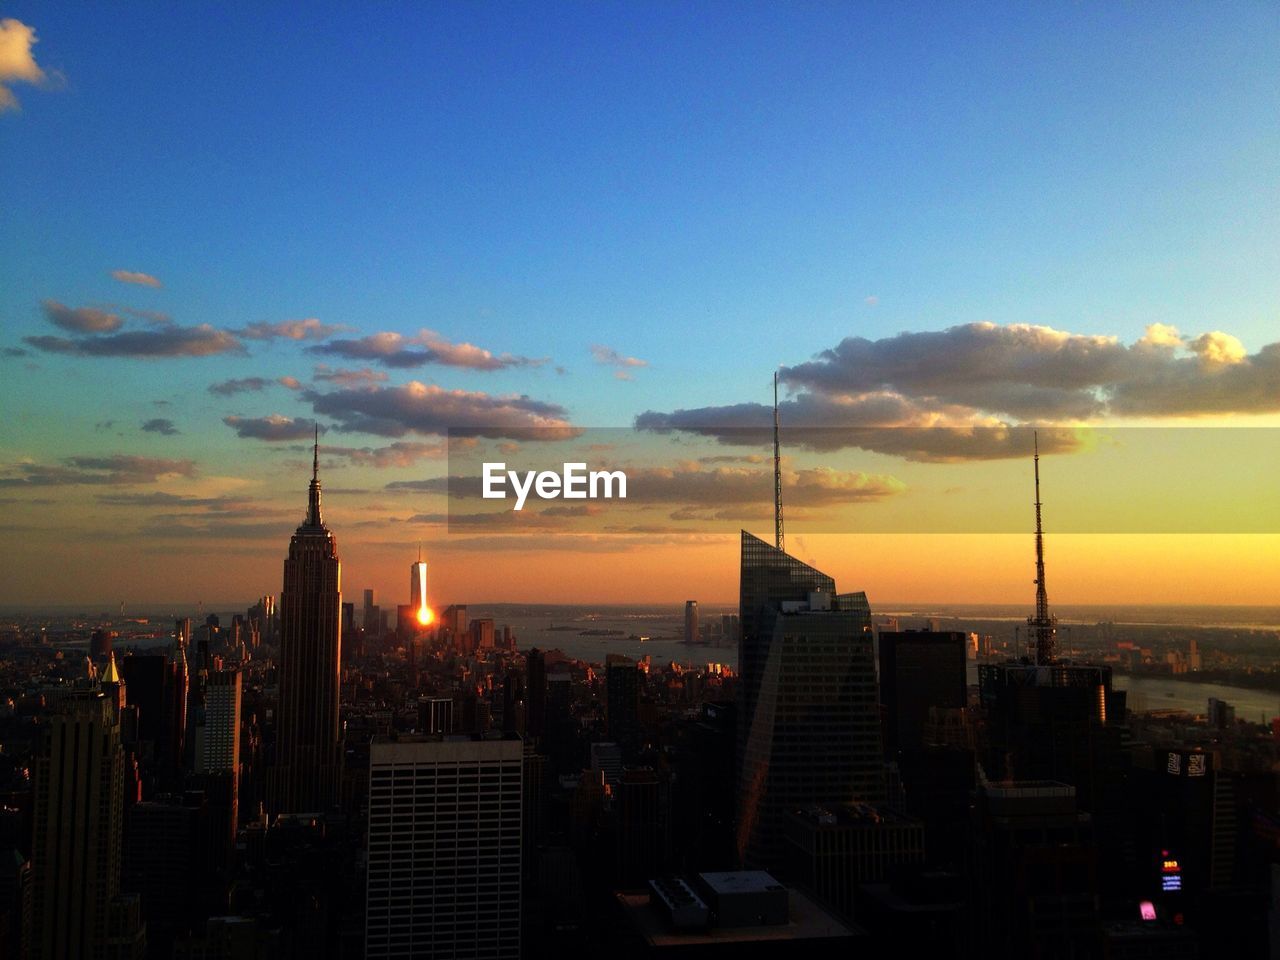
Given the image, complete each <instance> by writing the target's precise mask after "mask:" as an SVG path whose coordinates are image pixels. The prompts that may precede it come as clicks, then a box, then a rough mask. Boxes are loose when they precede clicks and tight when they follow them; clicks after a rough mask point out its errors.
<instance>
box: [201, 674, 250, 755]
mask: <svg viewBox="0 0 1280 960" xmlns="http://www.w3.org/2000/svg"><path fill="white" fill-rule="evenodd" d="M240 683H241V681H240V670H239V669H238V668H234V667H233V668H231V669H226V670H212V671H210V673H209V675H208V676H207V677H206V678H205V681H204V716H203V718H202V720H203V722H202V723H201V724H199V725H197V726H196V728H195V730H196V744H195V769H196V772H197V773H214V772H234V771H236V770H238V769H239V768H240Z"/></svg>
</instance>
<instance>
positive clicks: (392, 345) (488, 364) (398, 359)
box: [308, 330, 547, 370]
mask: <svg viewBox="0 0 1280 960" xmlns="http://www.w3.org/2000/svg"><path fill="white" fill-rule="evenodd" d="M308 349H309V350H310V351H311V352H312V353H314V354H317V355H320V356H331V357H341V358H343V359H346V360H369V361H372V362H374V363H380V364H382V365H383V366H384V367H394V368H397V369H409V368H411V367H421V366H424V365H426V364H428V363H435V364H440V365H442V366H446V367H464V368H466V369H469V370H502V369H506V368H509V367H537V366H541V365H542V364H544V363H546V362H547V361H546V359H545V358H541V359H534V358H531V357H520V356H515V355H513V354H510V353H503V354H494V353H491V352H490V351H488V350H485V349H483V348H481V347H477V346H475V345H474V344H470V343H452V342H450V341H448V340H446V339H444V338H443V337H441V336H440V335H439V334H438V333H435V332H434V331H431V330H422V331H420V332H419V333H418V335H417V336H415V337H406V336H404V335H403V334H399V333H394V332H386V333H374V334H370V335H369V336H367V337H360V338H359V339H357V340H331V341H329V342H328V343H325V344H319V345H317V346H314V347H309V348H308Z"/></svg>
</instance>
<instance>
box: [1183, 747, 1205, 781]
mask: <svg viewBox="0 0 1280 960" xmlns="http://www.w3.org/2000/svg"><path fill="white" fill-rule="evenodd" d="M1205 759H1206V758H1205V755H1204V754H1203V753H1193V754H1191V755H1189V756H1188V757H1187V776H1188V777H1203V776H1204V775H1205V772H1206V771H1207V770H1208V764H1206V763H1205Z"/></svg>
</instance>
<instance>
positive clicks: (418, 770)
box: [365, 735, 524, 960]
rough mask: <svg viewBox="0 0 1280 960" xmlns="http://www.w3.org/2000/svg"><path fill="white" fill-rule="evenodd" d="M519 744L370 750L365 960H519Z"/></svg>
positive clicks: (384, 745)
mask: <svg viewBox="0 0 1280 960" xmlns="http://www.w3.org/2000/svg"><path fill="white" fill-rule="evenodd" d="M523 754H524V750H523V746H522V743H521V741H520V739H519V738H518V737H509V738H505V739H485V740H482V739H479V738H473V737H447V738H441V737H425V736H419V735H411V736H408V737H402V738H401V739H399V740H385V741H375V742H374V743H373V744H372V745H371V747H370V753H369V857H368V884H367V902H366V910H365V956H366V957H367V958H368V960H377V958H382V957H462V956H466V957H473V958H476V960H483V958H495V960H497V958H514V957H519V956H520V905H521V900H520V898H521V890H520V876H521V838H520V834H521V809H520V808H521V797H522V778H523V763H524V756H523Z"/></svg>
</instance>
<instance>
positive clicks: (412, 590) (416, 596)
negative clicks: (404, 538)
mask: <svg viewBox="0 0 1280 960" xmlns="http://www.w3.org/2000/svg"><path fill="white" fill-rule="evenodd" d="M409 605H410V606H411V607H413V612H414V615H415V616H416V617H417V618H418V622H419V623H421V624H423V625H424V626H425V625H426V623H427V618H428V611H429V607H428V606H427V562H426V561H425V560H423V559H422V547H421V546H419V547H418V559H417V560H416V561H414V562H413V563H412V564H410V565H409Z"/></svg>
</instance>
